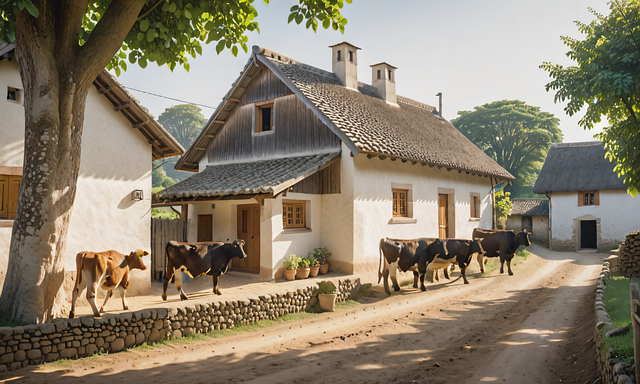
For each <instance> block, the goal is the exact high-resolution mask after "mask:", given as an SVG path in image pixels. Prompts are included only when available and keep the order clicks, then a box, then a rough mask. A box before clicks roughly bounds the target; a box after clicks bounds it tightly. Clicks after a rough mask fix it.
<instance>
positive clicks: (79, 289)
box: [69, 271, 87, 319]
mask: <svg viewBox="0 0 640 384" xmlns="http://www.w3.org/2000/svg"><path fill="white" fill-rule="evenodd" d="M77 273H78V274H80V273H82V271H79V272H77ZM80 280H81V281H82V282H81V283H80V284H78V276H76V284H75V286H74V287H73V292H72V293H71V311H70V312H69V318H70V319H73V317H74V316H75V312H76V300H78V296H80V293H82V291H83V290H84V289H85V288H86V286H87V280H85V279H80Z"/></svg>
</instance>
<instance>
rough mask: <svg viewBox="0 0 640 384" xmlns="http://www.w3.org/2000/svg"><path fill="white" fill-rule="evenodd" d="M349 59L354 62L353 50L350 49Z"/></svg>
mask: <svg viewBox="0 0 640 384" xmlns="http://www.w3.org/2000/svg"><path fill="white" fill-rule="evenodd" d="M349 61H350V62H352V63H353V51H349Z"/></svg>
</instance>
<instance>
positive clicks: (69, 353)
mask: <svg viewBox="0 0 640 384" xmlns="http://www.w3.org/2000/svg"><path fill="white" fill-rule="evenodd" d="M77 356H78V350H77V349H76V348H66V349H63V350H62V351H60V357H61V358H63V359H75V358H76V357H77Z"/></svg>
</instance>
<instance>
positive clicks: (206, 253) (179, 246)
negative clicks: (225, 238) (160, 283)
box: [162, 240, 247, 300]
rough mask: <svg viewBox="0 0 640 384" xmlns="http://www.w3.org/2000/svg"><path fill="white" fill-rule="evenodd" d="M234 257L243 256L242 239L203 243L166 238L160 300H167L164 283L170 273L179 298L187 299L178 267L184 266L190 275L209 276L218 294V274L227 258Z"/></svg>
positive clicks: (222, 271) (229, 259) (224, 265)
mask: <svg viewBox="0 0 640 384" xmlns="http://www.w3.org/2000/svg"><path fill="white" fill-rule="evenodd" d="M234 257H237V258H239V259H244V258H245V257H247V255H246V253H244V240H234V241H233V242H232V243H223V242H214V243H207V244H190V243H178V242H176V241H170V242H168V243H167V268H166V272H165V282H164V287H163V291H162V300H167V286H168V285H169V281H170V280H171V278H172V277H173V276H174V270H175V271H176V272H177V273H175V281H174V285H175V286H176V288H178V290H179V291H180V299H181V300H187V299H188V297H187V295H185V293H184V291H183V290H182V279H181V276H180V271H179V269H180V267H182V266H184V267H185V268H186V271H185V272H187V273H188V274H189V275H190V276H191V277H199V276H202V275H210V276H213V293H215V294H218V295H221V294H222V293H220V289H219V288H218V281H219V279H220V275H222V274H224V273H225V272H227V270H228V269H229V262H230V261H231V259H233V258H234Z"/></svg>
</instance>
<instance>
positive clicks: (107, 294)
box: [100, 287, 126, 313]
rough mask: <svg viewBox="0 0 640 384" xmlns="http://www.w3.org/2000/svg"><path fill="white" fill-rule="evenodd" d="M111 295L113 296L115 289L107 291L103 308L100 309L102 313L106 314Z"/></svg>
mask: <svg viewBox="0 0 640 384" xmlns="http://www.w3.org/2000/svg"><path fill="white" fill-rule="evenodd" d="M114 288H115V287H114ZM111 295H113V289H109V290H107V293H106V294H105V295H104V302H103V303H102V307H100V313H104V307H106V306H107V301H109V299H110V298H111ZM125 309H126V308H125Z"/></svg>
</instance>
